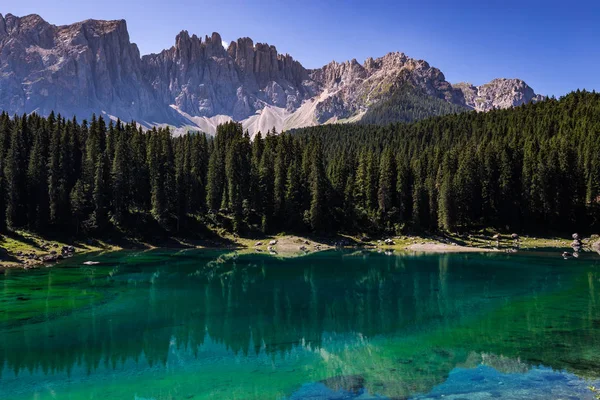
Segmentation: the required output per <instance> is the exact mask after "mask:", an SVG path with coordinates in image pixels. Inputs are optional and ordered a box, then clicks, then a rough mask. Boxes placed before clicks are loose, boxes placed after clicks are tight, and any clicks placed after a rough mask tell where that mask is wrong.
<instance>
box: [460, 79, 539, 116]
mask: <svg viewBox="0 0 600 400" xmlns="http://www.w3.org/2000/svg"><path fill="white" fill-rule="evenodd" d="M453 86H454V88H456V89H458V90H460V91H461V92H462V94H463V97H464V99H465V104H466V105H467V106H468V107H470V108H472V109H474V110H477V111H489V110H493V109H496V108H509V107H516V106H520V105H522V104H526V103H530V102H537V101H540V100H542V99H543V98H544V97H543V96H540V95H536V94H535V92H534V91H533V89H532V88H531V87H529V85H527V84H526V83H525V82H523V81H522V80H521V79H504V78H502V79H494V80H493V81H491V82H489V83H486V84H485V85H481V86H474V85H471V84H470V83H457V84H455V85H453Z"/></svg>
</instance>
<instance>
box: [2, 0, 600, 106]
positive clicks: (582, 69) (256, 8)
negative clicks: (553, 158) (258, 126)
mask: <svg viewBox="0 0 600 400" xmlns="http://www.w3.org/2000/svg"><path fill="white" fill-rule="evenodd" d="M9 12H10V13H13V14H15V15H19V16H22V15H26V14H30V13H37V14H40V15H41V16H42V17H43V18H44V19H46V20H47V21H49V22H51V23H54V24H67V23H72V22H75V21H79V20H83V19H87V18H96V19H126V20H127V23H128V27H129V34H130V36H131V40H132V41H133V42H135V43H137V44H138V46H139V48H140V51H141V52H142V54H146V53H151V52H158V51H160V50H162V49H164V48H168V47H171V46H172V45H173V43H174V39H175V35H176V34H177V33H178V32H179V31H181V30H183V29H186V30H188V31H189V32H190V33H196V34H197V35H199V36H200V35H202V36H204V35H206V34H208V35H210V33H212V32H213V31H216V32H219V33H220V34H221V36H222V37H223V39H224V40H225V41H231V40H234V39H236V38H238V37H242V36H249V37H251V38H253V39H254V41H255V42H268V43H269V44H273V45H275V46H276V47H277V49H278V50H279V51H280V52H283V53H289V54H291V55H292V56H293V57H294V58H295V59H297V60H298V61H300V62H301V63H302V64H303V65H304V66H305V67H307V68H315V67H320V66H322V65H324V64H326V63H328V62H329V61H331V60H336V61H345V60H348V59H352V58H356V59H357V60H358V61H360V62H362V61H364V59H365V58H367V57H369V56H373V57H378V56H382V55H384V54H385V53H387V52H390V51H402V52H404V53H406V54H407V55H408V56H410V57H413V58H419V59H424V60H427V61H428V62H429V63H430V64H431V65H433V66H436V67H438V68H440V69H441V70H442V72H443V73H444V74H445V76H446V79H447V80H448V81H450V82H453V83H454V82H460V81H469V82H472V83H474V84H482V83H485V82H487V81H489V80H491V79H493V78H496V77H509V78H510V77H519V78H522V79H524V80H525V81H526V82H527V83H528V84H529V85H530V86H532V87H533V88H534V89H535V91H536V92H538V93H541V94H546V95H556V96H560V95H563V94H565V93H567V92H569V91H571V90H574V89H577V88H582V89H583V88H585V89H589V90H592V89H595V90H600V1H598V0H596V1H578V0H573V1H566V0H565V1H560V2H559V1H554V0H549V1H538V0H521V1H513V0H505V1H496V0H478V1H461V0H455V1H442V0H440V1H428V0H420V1H419V0H417V1H414V0H413V1H408V2H404V1H400V0H398V1H393V0H371V1H368V2H367V1H354V0H347V1H325V0H323V1H318V0H306V1H299V0H296V1H287V0H279V1H276V0H257V1H233V0H221V1H217V0H212V1H204V0H170V1H168V2H167V1H160V0H145V1H142V0H96V1H86V2H83V1H82V2H74V1H73V0H53V1H48V0H25V1H24V0H3V1H2V2H1V4H0V13H2V14H6V13H9Z"/></svg>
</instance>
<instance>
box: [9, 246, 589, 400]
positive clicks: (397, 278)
mask: <svg viewBox="0 0 600 400" xmlns="http://www.w3.org/2000/svg"><path fill="white" fill-rule="evenodd" d="M560 253H561V251H560V250H557V249H554V250H552V251H550V250H548V251H536V252H519V253H516V254H506V253H452V254H416V253H412V254H408V253H407V254H387V255H386V254H384V253H377V252H352V251H324V252H319V253H314V254H310V255H306V256H302V257H296V258H287V259H280V258H277V257H273V256H269V255H262V254H245V255H240V254H236V253H235V252H226V251H217V250H152V251H122V252H113V253H105V254H96V255H86V256H76V257H73V258H70V259H68V260H65V261H63V262H61V263H59V264H57V265H55V266H52V267H50V268H40V269H34V270H28V271H25V270H17V269H9V270H6V271H5V273H4V274H2V275H0V399H2V400H21V399H31V400H46V399H58V400H62V399H68V400H79V399H102V400H107V399H129V400H142V399H143V400H150V399H155V400H162V399H261V400H262V399H267V400H268V399H311V400H318V399H442V398H443V399H454V400H459V399H461V400H464V399H496V398H498V399H528V400H531V399H569V400H574V399H593V398H594V395H593V393H592V392H591V391H590V390H589V389H588V387H589V386H591V385H598V384H599V383H600V256H598V255H597V254H591V253H584V254H582V256H581V257H580V258H579V259H570V260H564V259H563V258H562V257H561V256H560ZM86 260H92V261H98V262H100V264H98V265H94V266H87V265H83V262H84V261H86Z"/></svg>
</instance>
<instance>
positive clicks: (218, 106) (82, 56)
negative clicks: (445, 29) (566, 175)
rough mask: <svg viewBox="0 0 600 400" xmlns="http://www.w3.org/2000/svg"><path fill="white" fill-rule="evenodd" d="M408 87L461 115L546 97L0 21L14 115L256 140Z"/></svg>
mask: <svg viewBox="0 0 600 400" xmlns="http://www.w3.org/2000/svg"><path fill="white" fill-rule="evenodd" d="M406 85H408V86H411V87H413V88H415V89H416V92H418V93H422V95H423V96H425V97H431V98H433V99H441V100H443V101H445V102H448V103H452V104H454V105H457V106H459V107H461V108H464V109H465V110H468V109H474V110H478V111H487V110H490V109H493V108H506V107H512V106H516V105H520V104H523V103H527V102H530V101H539V100H540V99H541V98H542V97H541V96H539V95H536V94H535V92H534V91H533V89H531V88H530V87H529V86H528V85H527V84H526V83H525V82H524V81H522V80H520V79H504V78H501V79H496V80H493V81H491V82H490V83H487V84H485V85H481V86H478V87H477V86H473V85H470V84H465V83H458V84H454V85H453V84H451V83H449V82H448V81H446V78H445V76H444V74H443V73H442V72H441V71H440V70H439V69H438V68H435V67H432V66H431V65H430V64H429V63H428V62H427V61H424V60H417V59H413V58H410V57H408V56H406V55H405V54H404V53H400V52H390V53H388V54H386V55H384V56H382V57H378V58H368V59H366V60H365V61H364V63H363V64H360V63H359V62H358V61H356V59H352V60H349V61H345V62H341V63H340V62H336V61H332V62H330V63H328V64H326V65H324V66H323V67H321V68H315V69H307V68H304V67H303V66H302V64H301V63H300V62H299V61H297V60H295V59H294V58H293V57H292V56H291V55H289V54H280V53H278V51H277V48H276V47H275V46H273V45H269V44H267V43H260V42H257V43H255V42H254V41H253V40H252V39H251V38H248V37H243V38H239V39H237V40H235V41H232V42H230V44H229V46H228V48H227V49H225V48H224V47H223V44H222V39H221V36H220V35H219V34H218V33H216V32H214V33H212V34H211V35H210V36H208V35H207V36H205V37H204V38H203V39H202V38H201V37H199V36H197V35H195V34H192V35H190V34H189V32H188V31H185V30H184V31H181V32H180V33H179V34H178V35H177V36H176V38H175V44H174V45H173V46H172V47H170V48H169V49H165V50H163V51H161V52H159V53H152V54H147V55H141V54H140V51H139V49H138V47H137V45H136V44H135V43H132V42H131V40H130V37H129V32H128V29H127V22H126V21H125V20H122V19H121V20H111V21H104V20H95V19H88V20H85V21H81V22H76V23H74V24H70V25H61V26H57V25H52V24H50V23H48V22H46V21H45V20H44V19H43V18H42V17H40V16H39V15H37V14H31V15H28V16H24V17H16V16H14V15H12V14H6V15H5V16H3V15H2V14H0V109H3V110H5V111H8V112H10V113H18V114H21V113H31V112H37V113H40V114H42V115H47V114H49V113H50V112H51V111H56V112H60V113H62V114H63V115H69V116H70V115H85V116H87V115H90V114H91V113H93V112H95V113H102V114H106V115H107V116H109V117H111V118H121V119H123V120H136V121H138V122H139V123H140V124H142V125H144V126H146V127H150V126H155V125H158V126H165V125H170V126H174V127H176V128H178V129H179V130H181V131H184V130H187V129H200V130H203V131H205V132H207V133H213V132H214V130H215V128H216V126H217V125H218V123H221V122H224V121H226V120H229V119H233V120H236V121H239V122H242V124H243V125H244V127H245V128H247V129H249V130H250V133H252V134H254V133H256V132H257V131H259V130H260V131H263V132H265V131H266V130H269V129H271V128H275V129H276V130H277V131H281V130H285V129H291V128H299V127H304V126H313V125H319V124H324V123H332V122H357V121H360V120H361V118H362V117H363V116H364V115H365V114H366V113H367V112H368V111H369V109H370V108H371V107H372V106H373V105H375V104H378V103H381V102H382V101H384V100H387V99H390V98H392V97H393V96H392V94H393V93H392V90H393V88H396V87H400V86H406Z"/></svg>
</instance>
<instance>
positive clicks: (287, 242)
mask: <svg viewBox="0 0 600 400" xmlns="http://www.w3.org/2000/svg"><path fill="white" fill-rule="evenodd" d="M15 237H16V238H17V239H15ZM1 239H2V241H1V242H0V245H1V246H2V249H3V250H4V251H3V254H2V255H3V258H7V259H3V260H1V261H0V273H2V272H3V271H4V270H6V269H8V268H11V269H12V268H22V269H31V268H40V267H43V266H52V265H54V264H56V263H57V262H60V261H63V260H64V259H68V258H69V257H71V256H73V255H82V254H88V253H97V252H110V251H119V250H135V249H140V250H152V249H161V248H164V249H177V248H179V249H207V250H208V249H210V250H219V249H223V250H232V251H237V252H239V253H241V254H251V253H258V254H267V255H272V256H274V257H281V258H290V257H301V256H304V255H307V254H313V253H317V252H320V251H325V250H331V249H335V248H343V249H361V250H373V251H378V250H379V251H392V252H398V253H399V254H401V253H406V252H414V253H496V252H514V251H517V250H516V249H519V250H535V249H537V248H549V249H556V250H557V252H559V251H560V250H565V249H568V248H569V239H565V238H556V237H554V238H536V237H529V236H523V237H522V238H519V240H518V241H514V240H512V239H504V240H503V239H500V240H498V241H495V240H492V239H491V238H489V237H487V236H485V235H476V234H473V235H460V236H458V235H457V236H454V237H439V236H432V237H424V236H409V235H407V236H394V237H388V238H387V239H379V240H375V239H371V238H366V237H361V238H359V237H356V236H350V235H336V236H333V237H332V236H329V237H317V236H299V235H286V234H280V235H273V236H264V237H260V238H241V237H238V236H236V235H222V236H219V237H216V238H214V239H210V240H202V241H192V240H186V239H180V238H174V237H173V238H169V239H168V240H165V242H164V243H163V244H161V245H155V244H150V243H145V242H140V241H138V240H134V239H127V240H125V241H122V242H121V243H117V244H114V243H112V242H110V241H108V242H102V241H100V240H97V239H86V240H85V241H84V242H79V241H74V242H72V243H68V242H60V241H49V240H47V239H45V238H41V237H38V236H35V235H32V234H28V233H20V234H19V235H13V236H2V237H1ZM590 240H591V239H588V242H589V241H590ZM588 244H589V243H588ZM7 245H8V246H7ZM517 245H518V246H517ZM71 246H72V247H73V250H74V252H73V253H68V254H65V255H64V256H63V255H61V250H62V249H63V248H65V247H71ZM48 256H50V258H51V260H50V261H44V258H45V257H48ZM52 257H54V259H52Z"/></svg>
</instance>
